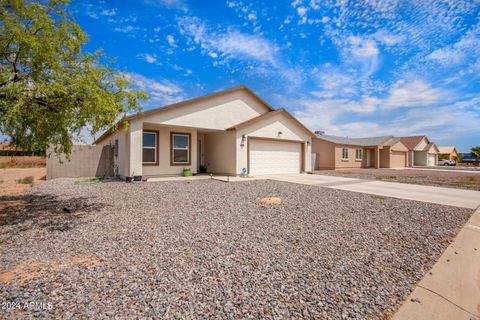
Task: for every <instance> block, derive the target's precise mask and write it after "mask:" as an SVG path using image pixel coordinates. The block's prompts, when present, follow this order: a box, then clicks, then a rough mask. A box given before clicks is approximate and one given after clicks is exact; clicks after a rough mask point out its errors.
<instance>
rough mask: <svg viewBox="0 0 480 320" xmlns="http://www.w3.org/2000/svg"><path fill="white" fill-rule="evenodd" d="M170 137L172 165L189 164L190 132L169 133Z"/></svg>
mask: <svg viewBox="0 0 480 320" xmlns="http://www.w3.org/2000/svg"><path fill="white" fill-rule="evenodd" d="M171 137H172V139H171V140H172V157H171V160H172V165H189V164H190V134H189V133H173V132H172V133H171Z"/></svg>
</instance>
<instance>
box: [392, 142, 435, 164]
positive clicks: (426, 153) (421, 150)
mask: <svg viewBox="0 0 480 320" xmlns="http://www.w3.org/2000/svg"><path fill="white" fill-rule="evenodd" d="M400 140H401V141H402V143H403V144H404V145H405V146H406V147H407V148H408V166H409V167H413V166H436V165H437V154H438V152H439V150H438V147H437V145H436V144H435V143H433V142H431V141H430V140H429V139H428V137H427V136H409V137H401V138H400Z"/></svg>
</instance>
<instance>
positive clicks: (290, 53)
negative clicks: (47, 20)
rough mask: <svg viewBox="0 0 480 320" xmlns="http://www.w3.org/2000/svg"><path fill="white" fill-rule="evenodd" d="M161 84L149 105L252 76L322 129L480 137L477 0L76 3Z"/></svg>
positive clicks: (270, 98)
mask: <svg viewBox="0 0 480 320" xmlns="http://www.w3.org/2000/svg"><path fill="white" fill-rule="evenodd" d="M69 7H70V10H71V11H72V12H73V15H74V17H75V19H76V20H77V22H78V23H79V24H80V25H81V26H82V28H83V29H84V30H85V31H86V32H87V33H88V34H89V36H90V40H89V42H88V44H87V46H86V48H85V49H86V50H89V51H90V50H95V49H98V48H103V50H104V51H105V52H106V53H107V55H109V56H111V57H116V59H117V62H116V66H117V67H118V68H119V69H121V70H125V71H126V72H128V75H129V77H130V78H131V80H132V81H134V82H135V83H136V84H137V85H138V86H139V87H141V88H143V89H144V90H145V91H146V92H148V93H150V94H151V99H150V100H149V101H147V102H146V103H145V104H144V109H149V108H154V107H158V106H162V105H165V104H169V103H173V102H176V101H179V100H182V99H187V98H192V97H195V96H198V95H203V94H207V93H211V92H213V91H217V90H221V89H225V88H228V87H232V86H236V85H239V84H245V85H247V86H248V87H250V88H251V89H252V90H253V91H255V92H256V93H257V94H259V95H260V96H261V97H262V98H263V99H264V100H266V101H267V102H269V103H270V104H271V105H272V106H273V107H275V108H281V107H284V108H286V109H287V110H289V111H290V112H291V113H293V114H294V115H295V116H296V117H298V118H299V120H301V121H302V122H303V123H304V124H305V125H307V126H308V127H309V128H310V129H312V130H323V131H325V132H326V133H327V134H335V135H344V136H345V135H347V136H351V137H361V136H376V135H390V134H392V135H413V134H427V135H428V136H429V137H430V138H431V140H433V141H435V142H436V143H437V144H438V145H456V146H457V148H458V149H459V151H468V150H469V148H470V147H472V146H474V145H480V2H478V1H445V2H444V1H427V0H422V1H408V0H402V1H400V0H399V1H396V0H391V1H381V0H369V1H328V0H326V1H316V0H305V1H300V0H294V1H271V2H269V1H254V2H253V1H252V2H246V1H236V0H227V1H188V0H138V1H101V2H88V1H73V2H72V3H71V4H70V5H69Z"/></svg>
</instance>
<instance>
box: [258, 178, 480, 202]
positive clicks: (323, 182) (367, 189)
mask: <svg viewBox="0 0 480 320" xmlns="http://www.w3.org/2000/svg"><path fill="white" fill-rule="evenodd" d="M263 177H264V178H268V179H272V180H277V181H284V182H291V183H298V184H305V185H319V186H322V187H327V188H333V189H339V190H346V191H353V192H361V193H368V194H375V195H379V196H385V197H392V198H400V199H408V200H416V201H424V202H431V203H437V204H442V205H449V206H455V207H462V208H469V209H476V208H477V207H479V206H480V191H473V190H461V189H452V188H442V187H432V186H425V185H415V184H407V183H398V182H386V181H372V180H364V179H356V178H345V177H338V176H327V175H321V174H282V175H268V176H263Z"/></svg>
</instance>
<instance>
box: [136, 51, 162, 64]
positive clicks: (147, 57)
mask: <svg viewBox="0 0 480 320" xmlns="http://www.w3.org/2000/svg"><path fill="white" fill-rule="evenodd" d="M137 58H140V59H142V60H145V61H146V62H148V63H150V64H157V65H160V64H161V63H160V62H158V61H157V55H156V54H149V53H141V54H138V55H137Z"/></svg>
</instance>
